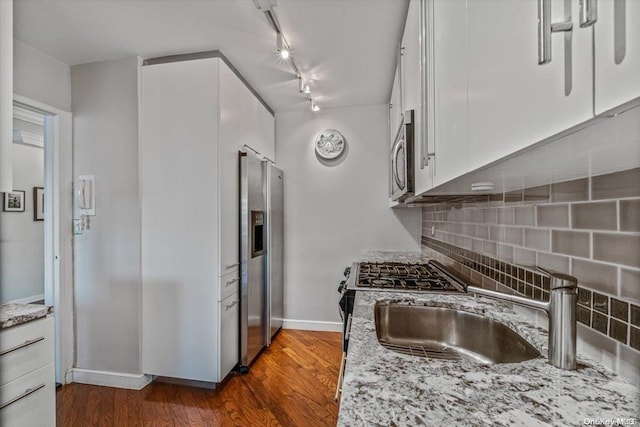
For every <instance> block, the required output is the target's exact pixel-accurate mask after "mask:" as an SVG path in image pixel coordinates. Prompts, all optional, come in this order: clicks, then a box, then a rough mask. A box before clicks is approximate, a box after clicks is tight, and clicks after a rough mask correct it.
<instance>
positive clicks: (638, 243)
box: [593, 233, 640, 267]
mask: <svg viewBox="0 0 640 427" xmlns="http://www.w3.org/2000/svg"><path fill="white" fill-rule="evenodd" d="M593 246H594V250H593V258H595V259H598V260H601V261H608V262H615V263H619V264H623V265H629V266H632V267H640V235H629V234H617V233H616V234H614V233H594V234H593Z"/></svg>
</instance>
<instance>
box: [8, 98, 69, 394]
mask: <svg viewBox="0 0 640 427" xmlns="http://www.w3.org/2000/svg"><path fill="white" fill-rule="evenodd" d="M13 105H14V106H20V107H22V108H26V109H28V110H32V111H36V112H39V113H41V114H43V115H44V116H45V135H44V146H45V149H44V157H45V158H44V165H45V166H44V170H45V177H44V188H45V190H44V191H45V195H47V194H50V195H51V197H45V212H47V213H48V215H46V216H45V220H44V230H45V231H44V235H45V237H44V246H45V247H44V264H45V265H44V276H45V277H44V301H45V304H46V305H52V306H54V308H55V312H54V324H55V340H54V341H55V360H56V382H59V383H61V384H66V383H68V382H71V376H70V372H71V368H72V367H73V363H74V347H75V346H74V327H73V227H72V218H73V144H72V132H73V129H72V116H71V113H70V112H69V111H64V110H61V109H59V108H56V107H52V106H51V105H47V104H44V103H42V102H39V101H35V100H33V99H30V98H27V97H25V96H22V95H18V94H15V93H14V96H13Z"/></svg>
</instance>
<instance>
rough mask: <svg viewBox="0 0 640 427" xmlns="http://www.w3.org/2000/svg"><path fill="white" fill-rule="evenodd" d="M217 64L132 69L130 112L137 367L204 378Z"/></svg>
mask: <svg viewBox="0 0 640 427" xmlns="http://www.w3.org/2000/svg"><path fill="white" fill-rule="evenodd" d="M218 62H219V60H218V59H215V58H207V59H200V60H193V61H182V62H172V63H165V64H156V65H148V66H144V67H142V96H141V109H140V110H141V114H140V117H141V119H140V131H141V136H140V170H141V174H140V175H141V176H140V185H141V199H142V236H141V239H142V368H143V372H144V373H147V374H153V375H160V376H167V377H175V378H185V379H192V380H199V381H209V382H211V381H215V380H216V378H217V372H216V368H217V366H218V362H217V348H216V342H217V340H216V338H215V337H211V334H212V331H217V329H218V328H217V322H218V313H217V312H216V310H217V302H218V298H217V297H218V293H217V291H216V289H215V285H216V282H217V278H218V268H217V267H218V263H217V260H218V259H219V254H218V245H219V236H218V221H219V218H218V212H219V207H218V195H217V194H216V192H217V189H218V186H219V183H218V171H217V165H218V160H217V153H218V143H217V136H218V117H219V114H218V111H217V108H218V102H217V99H218ZM205 337H211V338H209V339H205Z"/></svg>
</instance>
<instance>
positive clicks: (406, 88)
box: [400, 0, 420, 112]
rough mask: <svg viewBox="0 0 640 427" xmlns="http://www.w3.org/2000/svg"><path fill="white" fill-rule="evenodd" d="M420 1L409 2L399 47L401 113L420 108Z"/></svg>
mask: <svg viewBox="0 0 640 427" xmlns="http://www.w3.org/2000/svg"><path fill="white" fill-rule="evenodd" d="M419 9H420V1H419V0H411V1H410V2H409V13H408V14H407V22H406V23H405V27H404V34H403V36H402V43H401V47H400V64H401V65H400V70H401V71H402V79H401V80H402V111H403V112H405V111H407V110H415V109H417V108H418V107H419V106H420V16H419Z"/></svg>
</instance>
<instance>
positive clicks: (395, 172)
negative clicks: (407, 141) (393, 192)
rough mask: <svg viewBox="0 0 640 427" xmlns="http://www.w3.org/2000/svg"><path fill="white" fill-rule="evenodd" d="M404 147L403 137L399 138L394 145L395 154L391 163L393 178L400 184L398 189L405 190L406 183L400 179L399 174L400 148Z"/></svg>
mask: <svg viewBox="0 0 640 427" xmlns="http://www.w3.org/2000/svg"><path fill="white" fill-rule="evenodd" d="M401 147H402V139H399V140H398V141H397V142H396V145H395V146H394V147H393V155H392V156H391V164H392V166H393V179H394V180H395V182H396V185H397V186H398V189H400V190H404V183H403V182H402V181H400V177H399V176H398V154H399V153H400V148H401Z"/></svg>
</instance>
